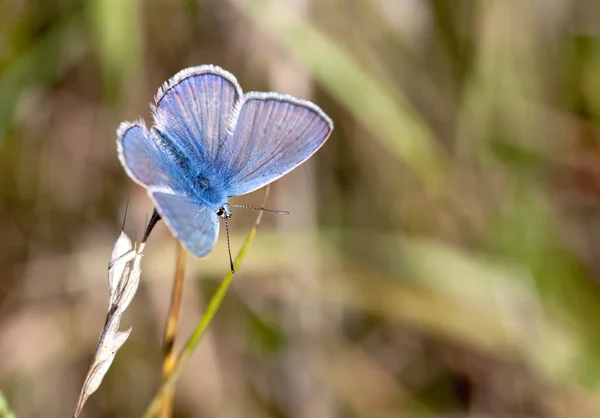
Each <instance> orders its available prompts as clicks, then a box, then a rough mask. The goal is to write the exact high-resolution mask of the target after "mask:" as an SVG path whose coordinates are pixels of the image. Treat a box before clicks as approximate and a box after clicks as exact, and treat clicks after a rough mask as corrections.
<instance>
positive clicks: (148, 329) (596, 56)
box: [0, 0, 600, 418]
mask: <svg viewBox="0 0 600 418" xmlns="http://www.w3.org/2000/svg"><path fill="white" fill-rule="evenodd" d="M209 63H210V64H216V65H220V66H222V67H224V68H225V69H227V70H229V71H231V72H233V73H234V74H236V76H237V77H238V79H239V81H240V83H241V84H242V87H243V88H244V89H245V90H246V91H251V90H275V91H279V92H285V93H289V94H294V95H296V96H299V97H302V98H305V99H310V100H312V101H314V102H316V103H317V104H319V105H320V106H321V107H322V108H323V109H324V110H325V112H327V113H328V114H329V115H330V116H331V117H332V119H333V120H334V121H335V124H336V128H335V131H334V133H333V135H332V137H331V138H330V140H329V142H328V143H327V144H326V146H325V147H324V148H323V149H322V150H320V151H319V152H318V153H317V155H316V156H315V157H314V158H313V159H312V160H311V161H309V162H308V163H306V164H305V165H303V166H302V167H301V168H299V169H298V170H296V171H295V172H293V173H292V174H290V175H289V176H286V177H285V178H284V179H281V180H280V181H278V182H276V183H275V184H274V186H273V187H272V189H271V192H272V194H271V196H270V199H269V206H270V207H272V208H277V209H286V210H289V211H291V212H292V214H291V215H290V216H277V215H269V214H266V215H265V216H264V218H263V224H262V226H261V229H260V230H259V231H258V234H257V236H256V238H255V240H254V241H253V243H252V245H251V247H250V250H249V252H248V253H247V254H246V257H245V259H244V262H243V264H242V266H241V268H240V269H239V271H238V272H237V274H236V275H235V278H234V283H233V286H232V288H231V289H230V292H229V294H228V295H227V297H226V299H225V301H224V304H223V306H222V309H221V310H220V311H219V313H218V315H217V318H216V319H215V321H214V322H213V324H212V325H211V328H210V331H209V333H208V335H207V337H206V338H205V339H204V340H203V342H202V344H201V347H200V348H199V350H198V351H197V352H195V354H194V356H193V357H192V361H191V363H190V364H189V365H188V367H186V370H185V372H184V374H183V376H182V378H181V379H180V381H179V382H178V386H177V397H176V403H175V406H176V409H175V416H177V417H290V418H334V417H336V418H337V417H369V418H379V417H381V418H384V417H385V418H390V417H431V418H434V417H435V418H438V417H490V418H492V417H493V418H496V417H498V418H500V417H507V418H508V417H510V418H520V417H523V418H525V417H528V418H529V417H532V418H533V417H540V418H541V417H544V418H545V417H552V418H559V417H561V418H562V417H581V418H584V417H595V416H600V397H598V394H597V393H598V390H600V125H599V121H600V3H598V2H595V1H591V0H528V1H524V0H479V1H476V0H185V1H184V0H182V1H168V0H146V1H142V0H134V1H122V0H90V1H83V0H17V1H11V0H2V1H0V389H1V391H2V394H3V397H4V398H5V400H6V403H7V404H8V407H9V408H10V409H12V411H13V412H14V414H15V415H16V416H19V417H65V416H70V415H71V414H72V412H73V410H74V407H75V402H76V400H77V395H78V393H79V388H80V385H81V383H82V382H83V379H84V377H85V373H86V371H87V367H88V366H89V364H90V361H91V359H92V355H93V351H94V347H95V344H96V341H97V338H98V334H99V331H100V329H101V327H102V325H103V322H104V316H105V312H106V304H107V295H108V290H107V280H106V270H107V263H108V260H109V257H110V252H111V249H112V245H113V244H114V241H115V239H116V238H117V236H118V234H119V232H120V229H121V224H122V222H123V217H124V213H125V206H126V203H127V201H128V199H130V204H129V213H128V216H127V220H126V226H125V228H126V231H127V232H128V234H129V235H130V236H131V237H133V238H135V237H137V238H138V239H139V237H140V236H141V234H142V232H143V228H144V223H145V221H146V220H147V218H148V217H149V215H150V213H151V210H152V206H151V204H150V201H149V199H148V197H147V196H146V194H145V193H144V191H143V190H142V189H141V188H140V187H138V186H137V185H136V184H134V183H133V182H132V181H131V180H130V179H129V178H128V177H127V176H126V175H125V173H124V171H123V169H122V167H121V166H120V164H119V162H118V160H117V156H116V149H115V131H116V128H117V127H118V125H119V123H120V121H122V120H134V119H137V118H138V117H143V118H145V119H146V121H147V122H150V118H149V117H150V112H149V107H148V103H149V102H150V101H151V100H152V98H153V95H154V94H155V92H156V90H157V88H158V87H159V86H160V85H161V83H163V82H164V81H165V80H166V79H168V78H169V77H170V76H172V75H173V74H175V73H176V72H177V71H179V70H180V69H182V68H185V67H188V66H192V65H200V64H209ZM263 193H264V191H258V192H256V193H253V194H251V195H249V196H244V197H242V198H238V199H236V202H235V203H238V204H249V205H260V203H261V202H262V199H263ZM255 217H256V213H255V212H252V211H247V210H243V209H238V210H236V211H235V215H234V219H233V222H232V233H233V237H232V246H233V250H234V252H235V251H236V250H237V249H239V248H240V247H241V245H242V243H243V240H244V238H245V236H246V234H247V233H248V232H249V230H250V227H251V225H252V223H253V221H254V218H255ZM175 248H176V243H175V241H174V239H173V238H172V237H171V235H170V234H169V232H168V230H167V229H166V227H165V226H164V225H163V224H159V226H158V227H157V228H156V229H155V231H154V232H153V234H152V236H151V237H150V241H149V244H148V246H147V248H146V251H145V256H144V259H143V273H142V284H141V286H140V290H139V292H138V294H137V296H136V298H135V299H134V301H133V303H132V305H131V306H130V308H129V310H128V312H127V314H126V316H125V317H124V320H123V326H124V327H129V326H132V327H133V331H132V334H131V337H130V339H129V340H128V341H127V343H126V344H125V345H124V347H123V348H122V349H121V351H120V352H119V353H118V355H117V357H116V360H115V363H114V364H113V367H112V369H111V370H110V371H109V373H108V375H107V377H106V379H105V381H104V383H103V385H102V386H101V387H100V389H99V391H98V392H97V393H95V394H94V395H93V396H92V397H91V398H90V400H89V403H88V405H87V406H86V409H85V411H84V416H86V417H109V416H110V417H112V416H114V417H133V416H139V415H140V414H141V413H142V412H143V411H144V410H145V408H146V406H147V404H148V402H149V401H150V399H151V398H152V396H153V394H154V393H155V391H156V389H157V387H158V385H159V382H160V367H161V357H162V353H161V350H162V348H161V346H162V343H161V338H162V330H163V326H164V322H165V315H166V311H167V307H168V303H169V293H170V288H171V282H172V279H173V273H174V269H175ZM227 271H228V261H227V255H226V243H225V240H224V236H223V235H222V236H221V239H220V241H219V242H218V244H217V248H216V249H215V251H214V253H213V254H211V255H210V256H209V257H207V258H205V259H202V260H197V259H192V258H191V257H188V262H187V270H186V283H185V289H184V306H183V316H182V318H183V319H182V324H181V329H180V334H179V338H178V345H180V344H181V342H182V341H183V340H184V338H185V337H186V336H187V335H188V334H189V332H190V330H191V329H192V328H193V326H194V324H195V323H196V321H197V320H198V318H199V317H200V315H201V313H202V311H203V309H204V307H205V305H206V301H207V300H208V298H209V297H210V295H211V293H212V292H213V291H214V289H215V288H216V286H217V285H218V283H219V280H220V279H221V278H222V277H223V276H224V275H225V274H226V273H227ZM4 409H6V407H4ZM4 413H5V415H6V416H8V415H7V413H6V412H4Z"/></svg>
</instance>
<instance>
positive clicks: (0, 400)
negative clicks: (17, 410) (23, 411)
mask: <svg viewBox="0 0 600 418" xmlns="http://www.w3.org/2000/svg"><path fill="white" fill-rule="evenodd" d="M0 417H2V418H16V415H15V414H14V412H13V411H12V410H11V409H10V407H9V406H8V402H7V401H6V398H5V397H4V394H3V393H2V391H1V390H0Z"/></svg>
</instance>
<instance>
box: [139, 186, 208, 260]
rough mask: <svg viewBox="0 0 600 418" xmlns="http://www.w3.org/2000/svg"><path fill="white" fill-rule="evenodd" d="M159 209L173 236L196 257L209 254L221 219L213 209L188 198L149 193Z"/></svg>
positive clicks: (154, 191) (157, 191)
mask: <svg viewBox="0 0 600 418" xmlns="http://www.w3.org/2000/svg"><path fill="white" fill-rule="evenodd" d="M149 193H150V196H151V197H152V200H153V201H154V205H155V206H156V210H157V211H158V213H159V214H160V216H161V217H162V218H163V219H164V221H165V222H166V224H167V226H168V227H169V229H170V230H171V232H172V233H173V235H174V236H175V237H176V238H177V239H179V240H180V241H181V242H182V243H183V245H184V246H185V248H186V249H187V250H188V251H189V252H191V253H192V254H193V255H195V256H196V257H204V256H206V255H208V254H209V253H210V252H211V251H212V249H213V247H214V246H215V243H216V241H217V237H218V235H219V219H218V217H217V214H216V213H215V211H214V210H211V209H210V208H208V207H207V206H204V205H201V204H199V203H196V202H194V201H192V200H190V199H189V198H187V197H185V196H181V195H177V194H171V193H168V192H163V191H159V190H153V189H152V188H150V190H149Z"/></svg>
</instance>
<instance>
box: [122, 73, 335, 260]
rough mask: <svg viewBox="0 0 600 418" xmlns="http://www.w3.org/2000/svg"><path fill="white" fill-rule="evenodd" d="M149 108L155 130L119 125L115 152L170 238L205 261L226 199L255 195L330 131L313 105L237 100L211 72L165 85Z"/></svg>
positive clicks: (229, 85) (226, 76) (227, 80)
mask: <svg viewBox="0 0 600 418" xmlns="http://www.w3.org/2000/svg"><path fill="white" fill-rule="evenodd" d="M154 100H155V103H156V104H155V105H154V106H151V109H152V114H153V120H154V124H153V125H152V127H151V128H150V129H147V128H146V126H145V124H144V122H143V121H142V120H140V121H137V122H123V123H121V125H120V126H119V129H118V130H117V150H118V154H119V160H120V161H121V164H123V167H124V168H125V171H126V172H127V174H128V175H129V177H131V178H132V179H133V180H134V181H136V182H137V183H139V184H140V185H141V186H143V187H145V188H146V189H147V191H148V195H149V196H150V198H151V199H152V201H153V202H154V205H155V208H156V211H158V214H159V215H160V217H162V218H163V219H164V220H165V222H166V224H167V226H168V227H169V229H170V230H171V232H172V233H173V235H174V236H175V237H177V238H178V239H179V240H181V242H182V243H183V245H184V246H185V247H186V248H187V250H188V251H190V252H191V253H192V254H193V255H195V256H196V257H204V256H206V255H207V254H209V253H210V252H211V251H212V249H213V247H214V246H215V242H216V241H217V236H218V233H219V220H218V218H219V217H222V218H224V219H225V220H227V219H229V218H230V217H231V208H230V206H229V205H228V203H227V199H228V198H229V197H232V196H239V195H243V194H246V193H250V192H252V191H254V190H257V189H259V188H261V187H263V186H266V185H267V184H269V183H271V182H273V181H275V180H277V179H278V178H279V177H281V176H283V175H284V174H286V173H288V172H290V171H291V170H293V169H294V168H296V167H297V166H298V165H300V164H301V163H303V162H304V161H306V160H307V159H308V158H309V157H310V156H311V155H313V154H314V153H315V152H316V151H317V150H318V149H319V148H320V147H321V146H322V145H323V144H324V143H325V141H326V140H327V138H328V137H329V135H330V134H331V132H332V130H333V122H332V121H331V119H330V118H329V117H328V116H327V115H326V114H325V113H324V112H323V111H322V110H321V109H320V108H319V107H318V106H316V105H315V104H313V103H311V102H308V101H305V100H300V99H297V98H295V97H292V96H288V95H283V94H278V93H259V92H251V93H246V94H243V92H242V88H241V87H240V85H239V84H238V82H237V80H236V78H235V77H234V76H233V74H231V73H229V72H227V71H225V70H223V69H221V68H219V67H216V66H212V65H203V66H199V67H192V68H187V69H185V70H182V71H180V72H179V73H177V74H176V75H175V76H174V77H173V78H171V79H170V80H169V81H167V82H166V83H165V84H164V85H163V86H162V87H161V88H160V89H159V90H158V93H157V94H156V96H155V98H154Z"/></svg>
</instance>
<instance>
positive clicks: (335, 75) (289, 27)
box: [235, 0, 446, 186]
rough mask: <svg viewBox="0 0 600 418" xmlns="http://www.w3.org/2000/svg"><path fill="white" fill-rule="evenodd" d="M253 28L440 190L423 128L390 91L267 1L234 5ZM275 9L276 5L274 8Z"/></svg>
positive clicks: (432, 147) (438, 163) (439, 169)
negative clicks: (283, 49)
mask: <svg viewBox="0 0 600 418" xmlns="http://www.w3.org/2000/svg"><path fill="white" fill-rule="evenodd" d="M235 3H236V4H237V5H238V6H239V7H240V9H241V10H242V11H243V12H244V13H246V14H247V15H248V16H250V17H251V19H252V20H254V21H255V22H256V23H257V25H258V26H260V27H261V28H262V29H264V30H265V31H267V32H269V33H270V34H272V35H273V36H274V37H275V38H276V39H277V40H278V41H280V42H281V43H283V44H284V46H286V47H287V48H288V49H289V50H290V51H291V52H292V53H293V54H295V55H296V56H298V57H299V58H300V59H301V60H302V61H303V62H305V63H306V65H307V66H308V67H309V68H310V69H311V70H312V71H313V72H314V74H315V76H316V78H317V79H318V81H319V82H320V83H321V85H322V86H323V87H324V88H325V89H327V90H328V91H329V92H330V93H331V94H332V95H333V96H334V97H335V98H336V99H337V100H339V101H340V103H342V104H343V105H344V106H346V107H347V108H348V109H349V110H350V111H351V112H352V113H353V114H354V116H355V117H356V118H357V119H358V120H359V121H361V123H363V124H364V125H365V126H366V127H367V128H368V129H369V130H370V131H371V132H372V133H373V134H374V135H375V137H376V138H378V139H379V140H380V141H381V143H382V145H383V146H385V147H386V148H387V149H388V150H389V151H391V152H392V153H393V154H394V155H396V156H397V157H398V158H399V159H401V160H402V161H403V162H404V163H405V164H406V165H407V166H408V167H410V168H411V169H412V170H414V171H415V172H416V173H417V174H418V175H419V177H420V178H421V179H423V180H424V181H425V183H426V184H427V185H428V186H439V183H440V181H441V180H442V178H443V175H444V173H445V171H446V170H445V169H446V167H445V166H446V164H445V162H444V159H443V156H442V154H441V152H440V150H439V149H438V148H437V145H436V143H435V141H434V138H433V134H432V133H431V131H430V130H429V128H428V126H427V124H426V122H425V121H424V120H423V119H422V118H421V117H420V116H419V115H418V113H417V112H416V111H415V110H414V109H413V108H412V106H411V105H410V104H409V103H408V101H407V100H406V99H405V98H404V97H402V96H400V95H399V94H395V95H394V94H391V93H390V92H393V91H394V88H393V87H392V86H389V85H386V84H385V83H384V82H383V81H381V80H378V79H376V78H375V77H373V76H372V75H371V74H369V73H368V72H367V71H366V70H365V69H364V68H363V66H362V65H361V64H360V62H359V61H358V60H357V59H356V58H355V57H353V56H352V55H351V54H350V53H349V52H347V51H346V50H345V49H344V47H342V46H341V45H339V44H338V43H336V42H335V41H334V40H333V39H331V38H329V37H327V36H326V35H324V34H322V33H320V32H319V31H318V30H317V29H316V28H315V27H313V26H312V25H311V24H310V23H308V22H306V21H304V20H302V19H300V18H299V17H297V16H293V15H292V14H291V13H290V11H289V10H288V9H285V8H284V7H278V4H277V2H275V1H272V0H235ZM279 6H280V5H279Z"/></svg>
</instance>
